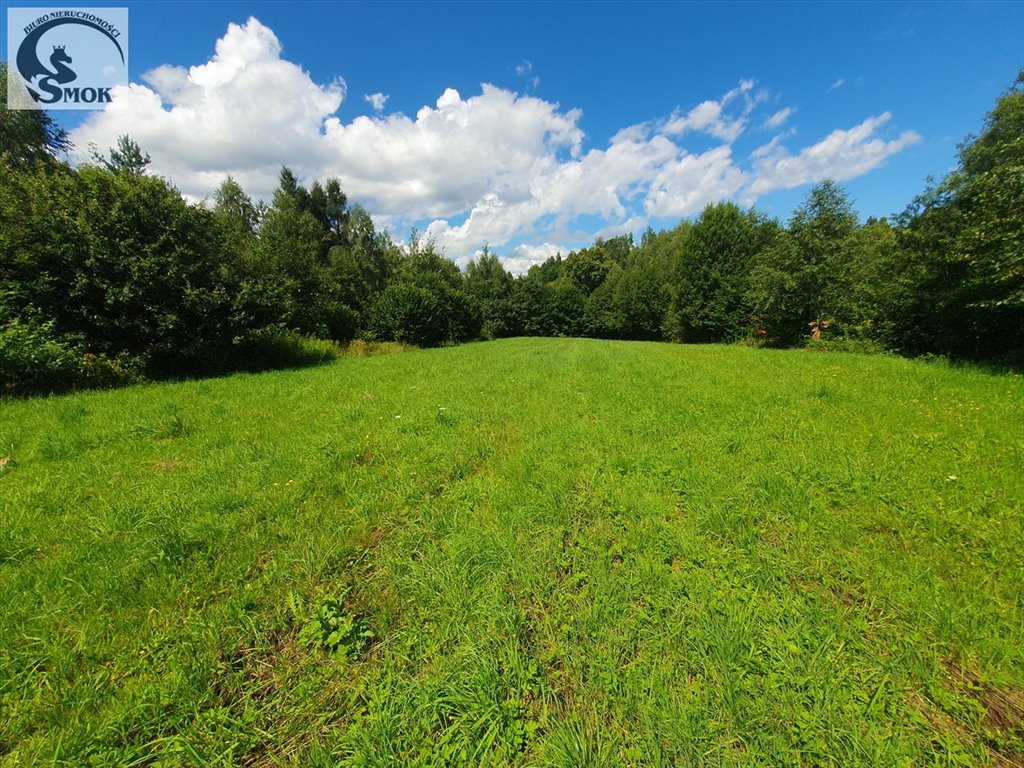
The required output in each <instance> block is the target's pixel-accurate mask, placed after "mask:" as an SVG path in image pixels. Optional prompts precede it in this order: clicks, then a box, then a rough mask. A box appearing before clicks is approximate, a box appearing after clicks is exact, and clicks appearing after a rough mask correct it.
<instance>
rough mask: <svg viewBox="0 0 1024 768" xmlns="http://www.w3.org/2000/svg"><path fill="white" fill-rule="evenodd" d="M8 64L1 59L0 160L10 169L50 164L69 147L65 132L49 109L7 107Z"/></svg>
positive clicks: (69, 143)
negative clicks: (40, 163) (47, 110)
mask: <svg viewBox="0 0 1024 768" xmlns="http://www.w3.org/2000/svg"><path fill="white" fill-rule="evenodd" d="M7 103H8V102H7V64H6V62H0V105H2V106H0V160H2V161H3V162H4V163H6V164H7V167H8V168H9V169H10V170H11V171H18V170H24V169H26V168H30V167H31V166H33V165H35V164H36V163H37V162H42V163H46V164H53V163H54V162H55V161H56V160H57V159H58V158H59V157H60V156H61V155H62V154H64V153H65V152H67V151H68V150H70V149H71V142H70V141H69V140H68V135H67V132H66V131H65V130H64V129H63V128H61V127H59V126H58V125H57V124H56V123H55V122H54V120H53V118H52V117H51V116H50V113H49V112H46V111H45V110H41V109H8V108H7Z"/></svg>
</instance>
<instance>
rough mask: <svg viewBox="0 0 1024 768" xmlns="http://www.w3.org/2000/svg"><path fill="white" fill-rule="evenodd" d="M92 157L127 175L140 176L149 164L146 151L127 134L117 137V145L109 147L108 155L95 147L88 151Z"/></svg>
mask: <svg viewBox="0 0 1024 768" xmlns="http://www.w3.org/2000/svg"><path fill="white" fill-rule="evenodd" d="M90 154H91V155H92V159H93V160H94V161H95V162H96V163H97V164H98V165H101V166H103V167H104V168H106V169H107V170H108V171H111V172H113V173H126V174H128V175H129V176H141V175H143V174H144V173H145V172H146V168H147V167H148V166H149V164H150V162H151V161H150V157H149V153H148V152H143V151H142V148H141V147H140V146H139V145H138V144H137V143H136V142H135V140H134V139H132V138H131V137H130V136H128V135H127V134H124V135H122V136H120V137H118V139H117V146H114V147H111V148H110V150H109V157H108V156H105V155H103V154H102V153H100V152H99V151H98V150H97V149H96V148H95V147H92V150H91V152H90Z"/></svg>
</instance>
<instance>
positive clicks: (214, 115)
mask: <svg viewBox="0 0 1024 768" xmlns="http://www.w3.org/2000/svg"><path fill="white" fill-rule="evenodd" d="M516 69H517V71H519V73H520V74H523V75H526V74H528V73H529V72H530V70H531V69H532V65H531V64H530V63H529V62H528V61H525V60H524V61H523V62H522V63H521V64H520V65H519V66H518V67H517V68H516ZM144 80H145V82H146V83H147V84H148V85H143V84H135V83H133V84H131V85H129V86H126V87H123V88H117V89H115V90H114V91H113V94H112V95H113V102H112V103H111V104H110V105H109V106H108V107H107V108H106V109H105V110H104V111H102V112H97V113H94V114H93V115H92V116H90V118H89V119H88V120H87V121H86V122H85V123H83V124H82V125H81V126H80V127H79V128H78V129H76V130H75V131H74V132H73V134H72V137H71V138H72V140H73V141H74V142H75V144H76V145H77V146H78V147H80V148H82V149H83V150H85V149H86V148H87V147H88V146H89V144H90V143H93V144H95V145H97V146H98V147H100V148H105V147H108V146H112V145H113V144H115V143H116V140H117V137H118V136H120V135H121V134H124V133H128V134H130V135H131V136H132V137H133V138H135V139H136V140H137V141H138V142H139V144H140V145H141V146H142V147H143V148H144V149H145V150H146V151H148V152H149V153H150V155H151V156H152V158H153V163H152V166H151V168H152V170H153V171H154V172H155V173H158V174H161V175H164V176H167V177H168V178H170V179H171V180H173V181H174V183H175V184H177V185H178V187H179V188H180V189H181V190H182V191H183V192H184V193H185V194H187V195H189V196H190V197H193V198H202V197H204V196H207V195H209V194H211V193H212V192H213V190H214V189H215V188H216V187H217V185H218V184H219V183H220V182H221V181H222V180H223V178H224V176H226V175H227V174H229V173H230V174H231V175H232V176H234V177H235V178H236V179H237V180H238V181H239V183H240V184H242V186H243V187H244V188H245V189H246V190H247V191H248V192H249V193H250V194H252V195H254V196H257V197H264V198H269V196H270V195H271V193H272V191H273V189H274V187H275V186H276V183H277V174H278V171H279V170H280V167H281V165H282V164H285V165H288V166H289V167H291V168H292V169H293V170H294V171H295V172H296V174H297V175H298V176H299V177H300V178H303V179H306V180H307V181H308V180H312V179H314V178H324V177H328V176H337V177H339V178H340V179H341V182H342V186H343V188H344V189H345V191H346V192H347V193H348V195H349V198H350V199H351V200H353V201H358V202H361V203H363V204H364V205H366V207H367V208H368V209H369V210H370V211H371V213H373V214H374V215H375V216H376V217H378V220H379V221H383V222H386V223H388V224H390V225H392V226H395V227H396V232H397V231H398V229H397V228H398V227H401V226H408V225H410V224H413V223H416V224H418V225H419V226H421V227H425V229H426V232H427V234H428V235H430V236H431V237H433V238H435V239H436V240H437V242H438V244H439V245H441V246H443V247H445V248H446V249H447V250H448V253H449V255H451V256H452V257H454V258H456V259H458V260H462V261H464V260H465V259H467V258H469V257H471V256H472V255H473V254H474V253H476V252H477V250H478V249H479V248H480V247H481V246H482V245H483V244H484V243H489V244H490V245H491V247H492V248H496V249H503V250H504V251H506V252H507V263H508V264H509V267H510V268H512V269H514V270H516V271H525V269H526V268H528V267H529V265H530V264H532V263H536V262H537V261H542V260H543V259H544V258H547V256H549V255H552V254H553V253H555V252H557V251H558V250H562V251H563V252H564V251H565V250H566V249H565V248H562V247H560V246H559V245H558V243H569V242H573V241H578V240H579V239H580V237H581V236H582V238H583V239H587V236H588V235H593V234H594V232H595V230H596V231H599V232H601V233H612V232H622V231H634V230H638V229H641V228H643V226H644V225H645V224H646V222H647V221H648V219H650V218H653V217H682V216H687V215H691V214H694V213H697V212H699V211H700V210H701V209H702V208H703V207H704V206H705V205H706V204H707V203H709V202H712V201H715V200H720V199H738V200H742V201H744V202H747V203H752V202H754V201H755V200H756V199H757V198H758V197H759V196H760V195H763V194H765V193H767V192H769V191H771V190H774V189H784V188H790V187H795V186H799V185H801V184H805V183H807V182H811V181H815V180H818V179H820V178H823V177H825V176H831V177H834V178H836V179H840V180H844V179H850V178H853V177H855V176H858V175H860V174H863V173H866V172H867V171H869V170H871V169H873V168H876V167H878V166H879V165H880V164H882V163H883V162H885V160H886V159H887V158H889V157H891V156H892V155H893V154H895V153H896V152H899V151H900V150H901V149H903V148H904V147H906V146H908V145H909V144H912V143H914V142H915V141H917V140H918V139H919V137H918V136H917V134H915V133H913V132H911V131H907V132H905V133H903V134H902V135H900V136H899V137H896V138H895V139H890V140H886V139H885V138H883V136H882V134H881V131H882V129H883V128H884V125H885V123H886V122H887V121H888V120H889V117H890V116H889V114H888V113H885V114H883V115H880V116H877V117H870V118H868V119H866V120H864V121H863V122H862V123H861V124H860V125H857V126H855V127H853V128H850V129H847V130H836V131H833V132H832V133H831V134H830V135H828V136H827V137H825V138H824V139H822V140H821V141H819V142H817V143H816V144H813V145H811V146H806V147H804V148H802V149H798V150H795V151H791V150H789V149H788V148H787V147H786V146H784V142H785V141H786V140H788V139H790V138H791V137H792V133H791V132H790V133H785V134H779V135H777V136H775V138H774V139H772V140H771V141H770V142H769V143H767V144H765V145H763V146H762V147H760V148H759V149H757V150H755V151H754V152H753V153H752V154H750V155H746V154H743V153H738V152H737V151H736V143H737V141H738V140H740V139H741V137H744V136H745V135H746V132H747V127H748V124H749V123H750V122H751V121H752V120H753V119H754V118H755V114H754V113H755V112H756V111H757V110H758V109H759V108H760V107H761V105H762V104H763V103H764V102H765V101H766V100H767V99H768V96H769V94H768V93H767V92H766V91H763V90H758V89H757V88H756V87H755V83H754V82H753V81H752V80H743V81H741V82H740V83H739V84H738V85H737V86H736V87H735V88H733V89H732V90H730V91H728V92H727V93H725V94H724V95H723V96H721V97H720V98H717V99H708V100H705V101H702V102H700V103H698V104H696V106H692V107H690V108H688V109H677V110H676V111H674V112H673V113H672V114H671V115H669V116H667V117H665V118H662V119H655V120H651V121H648V122H646V123H641V124H638V125H632V126H628V127H625V128H623V129H622V130H620V131H618V132H617V133H616V134H615V135H614V136H612V137H611V139H610V140H609V141H608V144H607V146H605V147H595V148H590V149H586V150H585V149H584V145H585V138H586V137H585V136H584V133H583V130H582V129H581V127H580V120H581V117H582V113H581V112H580V110H578V109H563V108H562V107H561V106H560V105H559V104H557V103H553V102H549V101H546V100H543V99H540V98H536V97H534V96H530V95H522V94H516V93H513V92H511V91H509V90H506V89H503V88H499V87H496V86H493V85H488V84H484V85H482V86H481V90H480V93H478V94H473V95H470V96H468V97H463V95H462V94H460V93H459V92H457V91H455V90H453V89H451V88H449V89H447V90H446V91H445V92H444V93H442V94H441V95H440V97H438V98H437V99H436V101H435V102H434V104H433V106H424V107H422V108H421V109H420V110H419V111H418V112H417V113H416V114H415V115H414V116H412V117H409V116H406V115H404V114H402V113H399V112H393V113H385V112H384V110H385V105H386V101H387V98H388V97H387V96H386V95H385V94H383V93H375V94H370V95H367V96H364V97H363V98H364V99H365V100H366V101H367V102H368V103H369V104H370V105H371V106H372V107H373V110H374V112H375V114H374V116H372V117H370V116H360V117H356V118H354V119H352V120H351V121H349V122H343V121H342V120H341V119H340V118H338V117H337V116H336V112H337V110H338V108H339V107H340V105H341V103H342V101H343V99H344V98H345V83H344V82H343V81H341V80H338V81H336V82H332V83H327V84H321V83H317V82H315V81H314V80H313V79H312V78H311V77H310V75H309V74H308V73H307V72H304V71H303V70H302V69H301V68H300V67H299V66H298V65H296V64H294V63H292V62H289V61H287V60H285V59H283V58H282V57H281V45H280V43H279V42H278V40H277V37H276V36H275V35H274V33H273V32H272V31H271V30H270V29H269V28H267V27H266V26H264V25H263V24H261V23H260V22H259V21H257V20H255V19H249V21H248V22H246V23H245V24H243V25H237V24H232V25H230V26H229V28H228V30H227V33H226V34H225V35H224V37H222V38H221V39H220V40H219V41H218V42H217V46H216V54H215V56H214V57H213V58H212V59H211V60H210V61H208V62H206V63H204V64H201V65H199V66H193V67H191V68H189V69H185V68H183V67H178V66H163V67H159V68H157V69H155V70H153V71H151V72H149V73H147V74H146V75H145V77H144ZM793 111H794V110H793V109H792V108H786V109H782V110H780V111H777V112H775V113H774V114H772V115H771V116H769V117H767V118H765V117H757V120H758V125H763V126H764V127H765V128H768V129H776V128H778V127H780V126H782V125H783V124H784V123H785V122H786V121H787V120H788V118H789V117H790V116H791V115H792V113H793ZM695 137H698V143H699V144H700V145H701V146H702V149H701V150H700V151H697V152H694V151H690V150H689V149H688V148H687V144H691V139H694V138H695ZM709 142H710V144H711V146H710V147H708V146H707V145H708V143H709ZM691 146H692V144H691ZM83 154H84V153H83ZM581 219H585V220H586V221H587V224H586V225H584V226H586V227H589V229H588V230H587V232H582V233H581V232H580V231H579V226H581V225H580V224H579V220H581ZM595 220H596V221H597V224H596V225H594V224H593V222H594V221H595ZM627 228H631V229H627Z"/></svg>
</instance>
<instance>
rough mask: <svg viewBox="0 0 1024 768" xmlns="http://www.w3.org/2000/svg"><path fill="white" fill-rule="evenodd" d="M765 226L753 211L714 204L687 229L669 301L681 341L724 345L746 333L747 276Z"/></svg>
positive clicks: (748, 312)
mask: <svg viewBox="0 0 1024 768" xmlns="http://www.w3.org/2000/svg"><path fill="white" fill-rule="evenodd" d="M770 227H771V225H770V224H769V223H767V222H765V221H764V220H763V218H762V217H761V216H760V215H759V214H758V213H757V212H756V211H754V210H750V211H742V210H740V208H739V207H738V206H737V205H735V204H734V203H714V204H711V205H708V206H707V207H706V208H705V209H704V210H703V212H702V213H701V215H700V217H699V218H698V219H697V221H696V222H695V223H694V224H693V226H692V227H690V228H689V229H688V230H687V232H686V236H685V239H684V240H683V242H682V252H681V253H680V255H679V258H678V260H677V262H676V269H677V278H676V284H675V292H674V296H673V309H674V316H675V318H676V320H677V322H678V323H679V329H678V332H679V336H680V337H681V339H682V340H683V341H694V342H709V341H728V340H732V339H736V338H739V337H740V336H743V335H745V334H746V333H748V332H749V331H750V328H751V315H752V310H751V306H750V303H749V277H750V272H751V270H752V268H753V266H754V260H755V257H756V256H757V254H758V253H759V252H760V251H761V250H762V248H763V247H764V246H765V244H766V239H767V238H766V231H767V229H768V228H770Z"/></svg>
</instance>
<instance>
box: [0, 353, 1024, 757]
mask: <svg viewBox="0 0 1024 768" xmlns="http://www.w3.org/2000/svg"><path fill="white" fill-rule="evenodd" d="M0 457H2V458H0V464H2V465H3V466H2V468H0V766H11V767H12V768H13V766H30V765H69V766H85V765H94V766H185V765H196V766H198V765H225V766H226V765H241V766H276V765H296V766H300V765H301V766H334V765H340V766H463V765H464V766H559V767H564V768H570V767H577V766H609V767H610V766H760V765H771V766H896V765H906V766H910V765H936V766H952V765H965V766H975V765H977V766H984V765H995V766H1007V765H1024V557H1022V554H1024V553H1022V541H1024V539H1022V533H1024V510H1022V500H1024V379H1022V378H1021V377H1020V376H1019V375H1010V374H996V373H991V372H985V371H982V370H979V369H972V368H957V367H952V366H949V365H947V364H944V363H938V362H931V363H929V362H924V361H911V360H906V359H902V358H896V357H887V356H865V355H855V354H840V353H830V352H816V353H815V352H808V351H805V350H787V351H769V350H757V349H751V348H745V347H737V346H712V345H709V346H681V345H670V344H660V343H643V342H614V341H594V340H586V339H510V340H501V341H494V342H486V343H476V344H467V345H463V346H459V347H451V348H440V349H431V350H417V351H408V352H402V353H400V354H391V355H381V356H375V357H343V358H341V359H339V360H338V361H336V362H333V363H330V364H326V365H322V366H318V367H315V368H307V369H302V370H293V371H279V372H272V373H263V374H259V375H248V374H243V375H236V376H231V377H225V378H220V379H208V380H197V381H188V382H180V383H163V384H147V385H140V386H135V387H129V388H125V389H121V390H113V391H103V392H86V393H80V394H74V395H68V396H62V397H51V398H40V399H30V400H20V401H19V400H6V401H0Z"/></svg>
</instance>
